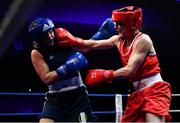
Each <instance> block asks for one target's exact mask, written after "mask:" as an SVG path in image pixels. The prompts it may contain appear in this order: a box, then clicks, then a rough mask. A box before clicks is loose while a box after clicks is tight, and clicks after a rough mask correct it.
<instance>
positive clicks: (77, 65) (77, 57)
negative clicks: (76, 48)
mask: <svg viewBox="0 0 180 123" xmlns="http://www.w3.org/2000/svg"><path fill="white" fill-rule="evenodd" d="M87 65H88V62H87V60H86V58H85V56H84V55H83V54H81V53H79V52H77V53H75V54H74V55H72V56H70V57H69V58H68V59H67V60H66V62H65V63H64V64H63V65H61V66H60V67H59V68H58V69H57V70H56V72H57V74H58V75H59V76H61V77H65V76H67V75H69V74H71V73H72V72H74V71H76V70H78V69H79V70H80V69H84V68H86V67H87Z"/></svg>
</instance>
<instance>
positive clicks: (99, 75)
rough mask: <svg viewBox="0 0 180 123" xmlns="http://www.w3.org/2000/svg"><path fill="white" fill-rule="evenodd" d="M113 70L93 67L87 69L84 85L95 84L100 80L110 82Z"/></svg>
mask: <svg viewBox="0 0 180 123" xmlns="http://www.w3.org/2000/svg"><path fill="white" fill-rule="evenodd" d="M113 72H114V71H113V70H103V69H94V70H89V71H88V73H87V76H86V78H85V82H86V85H88V86H92V85H97V84H99V83H101V82H108V83H112V81H113Z"/></svg>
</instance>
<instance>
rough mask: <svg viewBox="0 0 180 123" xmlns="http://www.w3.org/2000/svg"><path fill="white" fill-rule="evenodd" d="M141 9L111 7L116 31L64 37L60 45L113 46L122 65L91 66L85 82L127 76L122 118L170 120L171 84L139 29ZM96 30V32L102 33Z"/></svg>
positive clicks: (94, 83)
mask: <svg viewBox="0 0 180 123" xmlns="http://www.w3.org/2000/svg"><path fill="white" fill-rule="evenodd" d="M142 18H143V14H142V9H141V8H139V7H135V6H126V7H123V8H121V9H116V10H114V11H112V22H114V23H115V24H116V27H117V30H118V35H113V36H111V37H110V38H108V39H102V40H98V41H95V40H81V41H75V40H71V39H68V40H64V41H61V42H60V43H59V45H61V46H71V47H77V48H80V50H81V51H86V52H87V51H91V50H100V49H107V48H112V47H117V48H118V50H119V56H120V57H121V60H122V63H123V65H124V67H122V68H119V69H117V70H104V69H99V68H98V69H93V70H89V71H88V73H87V76H86V84H87V85H88V86H93V85H97V84H99V83H101V82H108V83H112V81H113V79H117V78H121V77H128V78H129V80H130V81H131V82H132V84H133V86H134V88H135V91H134V92H133V93H131V94H130V96H129V97H128V100H127V106H126V109H125V112H124V114H123V117H122V122H164V121H170V120H171V116H170V114H169V112H168V111H169V107H170V104H171V85H170V84H169V83H168V82H166V81H164V80H163V79H162V77H161V74H160V66H159V61H158V58H157V55H156V51H155V48H154V46H153V42H152V40H151V38H150V36H149V35H148V34H145V33H143V32H141V31H140V28H141V25H142ZM101 33H103V31H102V32H99V35H102V34H101Z"/></svg>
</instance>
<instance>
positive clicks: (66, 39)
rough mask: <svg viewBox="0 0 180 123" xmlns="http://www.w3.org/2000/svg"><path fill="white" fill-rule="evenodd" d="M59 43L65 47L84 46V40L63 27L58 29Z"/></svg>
mask: <svg viewBox="0 0 180 123" xmlns="http://www.w3.org/2000/svg"><path fill="white" fill-rule="evenodd" d="M56 34H57V39H58V45H59V46H63V47H68V46H72V47H77V48H84V40H83V39H81V38H77V37H74V36H73V35H72V34H71V33H70V32H68V31H67V30H66V29H63V28H57V29H56Z"/></svg>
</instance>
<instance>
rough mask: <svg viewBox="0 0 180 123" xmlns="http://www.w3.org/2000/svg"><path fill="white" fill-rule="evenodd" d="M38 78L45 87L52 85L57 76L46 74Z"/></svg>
mask: <svg viewBox="0 0 180 123" xmlns="http://www.w3.org/2000/svg"><path fill="white" fill-rule="evenodd" d="M40 78H41V80H42V81H43V82H44V83H45V84H46V85H49V84H52V83H54V81H55V80H56V79H57V78H58V76H57V75H56V74H52V73H47V74H45V75H43V76H41V77H40Z"/></svg>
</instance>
